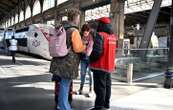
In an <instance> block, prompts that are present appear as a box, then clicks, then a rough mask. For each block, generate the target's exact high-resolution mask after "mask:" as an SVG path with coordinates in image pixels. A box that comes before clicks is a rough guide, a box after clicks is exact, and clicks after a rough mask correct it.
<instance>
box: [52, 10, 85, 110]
mask: <svg viewBox="0 0 173 110" xmlns="http://www.w3.org/2000/svg"><path fill="white" fill-rule="evenodd" d="M67 17H68V22H66V23H64V24H63V26H59V27H56V29H55V37H57V38H53V37H52V38H51V37H50V45H49V49H50V55H51V56H53V58H52V61H51V66H50V72H51V73H52V74H53V75H56V76H58V77H59V82H60V88H59V96H58V105H59V108H60V110H71V107H70V104H69V102H68V95H69V88H70V84H71V81H72V80H73V79H76V78H77V77H78V66H79V62H80V56H79V53H81V52H83V51H84V50H85V45H84V44H83V43H82V40H81V37H80V33H79V30H78V28H77V26H78V25H79V22H80V11H79V10H77V9H69V10H68V15H67ZM62 36H64V37H62ZM56 40H57V42H56V43H54V41H56ZM51 42H52V43H53V44H56V45H53V44H51ZM64 44H66V46H65V45H64ZM53 50H54V52H53Z"/></svg>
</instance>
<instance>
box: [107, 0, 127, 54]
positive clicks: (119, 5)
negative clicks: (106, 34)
mask: <svg viewBox="0 0 173 110" xmlns="http://www.w3.org/2000/svg"><path fill="white" fill-rule="evenodd" d="M124 6H125V0H112V2H111V13H110V17H111V18H112V26H113V31H114V33H115V34H116V35H117V36H118V48H122V47H123V39H124ZM121 54H122V53H121V52H120V53H117V55H118V56H119V55H121Z"/></svg>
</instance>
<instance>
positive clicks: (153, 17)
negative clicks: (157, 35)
mask: <svg viewBox="0 0 173 110" xmlns="http://www.w3.org/2000/svg"><path fill="white" fill-rule="evenodd" d="M161 3H162V0H154V5H153V7H152V11H151V13H150V16H149V19H148V22H147V26H146V29H145V32H144V36H143V38H142V40H141V43H140V46H139V48H148V46H149V43H150V40H151V35H152V32H153V29H154V25H155V24H156V21H157V18H158V15H159V11H160V6H161ZM146 52H147V51H142V52H140V56H141V57H145V55H146Z"/></svg>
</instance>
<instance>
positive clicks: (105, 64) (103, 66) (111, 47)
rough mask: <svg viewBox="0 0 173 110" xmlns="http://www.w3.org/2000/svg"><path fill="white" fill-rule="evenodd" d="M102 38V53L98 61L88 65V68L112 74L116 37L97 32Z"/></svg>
mask: <svg viewBox="0 0 173 110" xmlns="http://www.w3.org/2000/svg"><path fill="white" fill-rule="evenodd" d="M99 34H100V35H101V36H103V38H104V49H103V50H104V51H103V55H102V56H101V57H100V59H99V60H97V61H95V62H93V63H91V64H90V68H91V69H94V70H101V71H105V72H108V73H112V72H113V71H114V70H115V57H116V56H115V54H116V36H115V35H113V34H111V35H110V34H108V33H106V32H99Z"/></svg>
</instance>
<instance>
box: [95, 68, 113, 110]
mask: <svg viewBox="0 0 173 110" xmlns="http://www.w3.org/2000/svg"><path fill="white" fill-rule="evenodd" d="M93 77H94V92H95V94H96V99H95V108H98V109H101V108H103V107H105V108H109V107H110V97H111V74H110V73H107V72H103V71H98V70H93Z"/></svg>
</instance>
